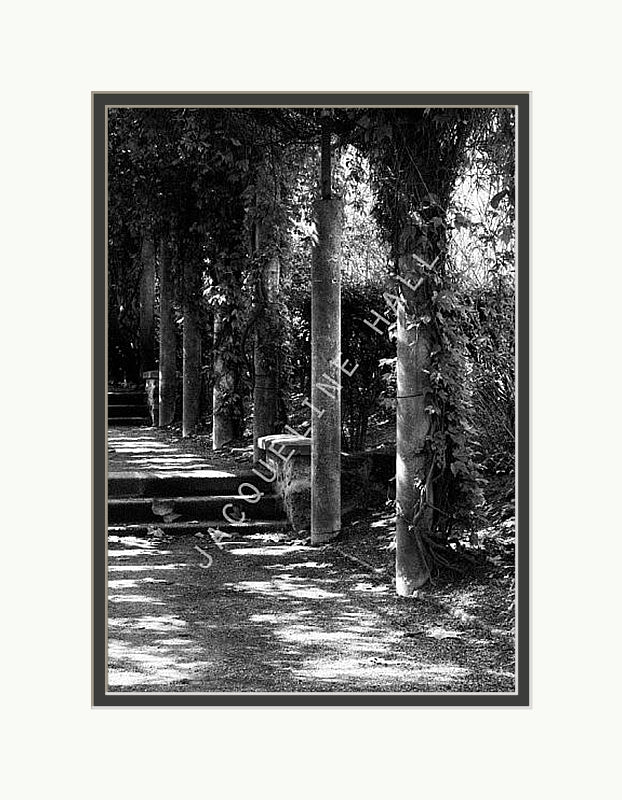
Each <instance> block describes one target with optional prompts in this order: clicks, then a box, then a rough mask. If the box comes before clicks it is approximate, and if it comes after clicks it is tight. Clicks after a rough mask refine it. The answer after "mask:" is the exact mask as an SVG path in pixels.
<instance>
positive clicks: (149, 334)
mask: <svg viewBox="0 0 622 800" xmlns="http://www.w3.org/2000/svg"><path fill="white" fill-rule="evenodd" d="M140 260H141V278H140V301H139V302H140V343H139V348H140V349H139V352H140V371H141V375H142V373H143V372H148V371H150V370H153V369H155V366H156V363H155V317H154V313H153V303H154V299H155V246H154V242H153V235H152V234H151V233H150V232H149V233H146V234H145V235H144V237H143V240H142V246H141V256H140Z"/></svg>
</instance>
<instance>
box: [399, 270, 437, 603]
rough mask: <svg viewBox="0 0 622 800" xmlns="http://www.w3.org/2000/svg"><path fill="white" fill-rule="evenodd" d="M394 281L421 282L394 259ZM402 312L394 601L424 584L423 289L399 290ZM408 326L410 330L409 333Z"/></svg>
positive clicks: (426, 332) (427, 486)
mask: <svg viewBox="0 0 622 800" xmlns="http://www.w3.org/2000/svg"><path fill="white" fill-rule="evenodd" d="M399 272H400V275H401V276H402V277H403V278H405V279H406V280H408V282H409V283H410V284H412V285H413V286H416V285H417V281H418V280H419V279H420V278H421V277H422V276H421V274H420V271H419V269H418V266H417V263H416V261H415V259H414V258H413V256H403V257H402V258H400V270H399ZM401 289H402V293H403V296H404V300H405V301H406V306H404V305H403V304H400V307H399V310H398V315H397V433H396V435H397V452H396V458H397V464H396V508H397V512H396V513H397V518H396V575H395V584H396V591H397V594H398V595H401V596H403V597H410V596H411V595H412V594H413V592H414V591H416V590H417V589H419V588H420V587H421V586H423V584H424V583H426V582H427V581H428V580H429V578H430V571H429V568H428V565H427V563H426V559H425V555H424V551H423V547H422V538H421V536H422V532H423V531H424V530H429V526H430V523H431V516H432V509H431V508H430V507H429V505H427V503H429V504H431V505H433V503H434V500H433V498H432V496H431V492H432V484H431V480H430V477H431V475H430V469H431V464H432V460H431V455H430V452H429V446H428V443H427V441H426V437H427V435H428V433H429V427H430V418H429V416H428V414H426V412H425V407H426V405H427V404H428V401H427V399H426V395H427V393H428V391H429V388H430V384H429V368H430V352H431V349H432V348H431V335H430V329H429V326H428V325H427V324H425V323H424V322H421V323H420V324H417V323H418V321H419V319H420V317H421V316H422V315H424V313H425V312H426V311H427V310H428V309H427V303H426V301H425V296H426V295H425V287H424V286H421V287H420V288H419V289H418V291H417V292H413V291H412V290H411V289H410V288H408V287H407V286H405V285H402V286H401ZM409 326H412V327H410V329H409Z"/></svg>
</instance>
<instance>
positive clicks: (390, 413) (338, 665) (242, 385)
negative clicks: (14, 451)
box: [93, 93, 529, 705]
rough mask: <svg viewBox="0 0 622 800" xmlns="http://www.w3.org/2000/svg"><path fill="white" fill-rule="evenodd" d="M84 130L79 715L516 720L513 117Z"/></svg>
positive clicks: (523, 424)
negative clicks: (88, 147)
mask: <svg viewBox="0 0 622 800" xmlns="http://www.w3.org/2000/svg"><path fill="white" fill-rule="evenodd" d="M94 102H95V104H96V109H98V112H97V113H96V115H95V117H94V130H93V134H94V163H95V168H96V173H95V184H94V192H95V206H94V214H95V226H96V239H95V259H96V261H95V280H96V281H99V284H98V285H99V286H101V287H102V289H103V291H105V294H104V295H102V296H101V297H100V298H99V301H101V302H99V301H98V300H97V299H96V302H95V314H96V322H95V325H96V334H97V331H98V330H99V331H100V333H102V332H103V336H102V338H101V342H100V343H99V345H97V346H98V347H99V350H98V351H97V353H98V356H97V357H98V358H99V361H98V362H97V363H96V367H95V382H96V384H95V385H96V389H95V398H96V400H95V401H96V414H95V419H94V424H95V431H94V435H95V443H96V446H97V447H99V448H100V449H99V451H98V452H97V451H96V456H95V458H96V464H97V469H99V472H98V475H99V479H98V478H97V477H96V487H99V493H100V498H101V511H102V514H101V515H100V516H98V517H97V518H96V519H100V521H101V522H102V523H103V520H104V519H105V520H106V524H105V526H104V525H103V524H102V525H98V523H97V521H96V527H95V531H94V534H95V537H96V542H95V545H94V546H95V551H94V555H95V565H94V581H95V583H94V595H95V596H94V637H95V638H94V647H95V651H94V652H95V660H94V696H95V698H96V699H95V703H96V704H102V705H115V704H129V705H131V704H134V703H141V704H147V705H148V704H150V703H152V704H154V705H157V704H158V702H161V701H162V699H163V698H166V700H167V702H170V703H171V704H173V705H174V704H176V703H186V704H188V703H190V704H197V705H200V704H209V703H214V702H216V703H220V704H227V703H243V704H244V703H266V704H274V703H275V702H276V703H279V702H281V703H291V704H294V705H295V704H313V703H322V704H326V703H329V704H357V703H365V702H374V703H378V704H384V703H389V704H427V705H435V704H437V705H443V704H454V705H459V704H464V705H528V704H529V686H528V678H529V676H528V666H527V664H528V655H529V654H528V640H529V630H528V618H529V609H528V603H529V589H528V585H529V574H528V573H529V565H528V546H529V526H528V513H527V509H528V502H529V498H528V477H527V475H528V473H527V469H528V452H527V449H528V428H529V419H528V399H527V393H528V388H527V381H528V372H529V367H528V301H527V300H526V298H527V296H528V295H527V290H528V279H529V265H528V247H527V241H528V239H527V237H528V219H529V216H528V208H527V203H528V186H527V182H528V176H529V170H528V166H529V165H528V159H529V150H528V125H529V121H528V113H529V95H528V94H527V93H515V94H506V95H486V94H479V95H478V94H471V95H459V94H458V95H452V96H451V97H449V96H447V97H444V96H442V95H437V96H426V95H420V96H414V95H396V96H392V95H390V94H388V95H374V96H370V97H362V96H361V97H360V98H357V96H356V95H354V96H353V97H351V98H348V99H345V98H343V97H341V96H338V95H335V96H333V97H331V96H330V95H324V96H323V97H322V98H314V97H313V96H305V95H303V94H301V95H289V96H282V97H279V95H270V96H268V95H261V94H259V95H256V96H251V97H250V98H249V96H238V97H236V96H235V95H228V96H227V97H226V98H222V97H219V96H217V95H211V96H205V97H201V96H198V99H197V98H195V97H192V98H188V97H186V96H184V95H183V94H179V95H166V96H164V97H162V98H160V96H156V95H154V96H150V95H149V94H146V95H144V96H141V97H140V98H136V97H134V96H129V95H128V96H127V97H125V96H124V95H123V93H119V94H115V95H114V96H111V95H106V94H105V93H103V94H100V95H98V94H97V93H95V94H94ZM98 165H99V172H98V171H97V169H98ZM519 230H520V236H519V233H518V232H519ZM98 236H99V238H97V237H98ZM98 259H99V260H98ZM96 297H97V296H96ZM97 315H99V316H97ZM521 348H522V350H521ZM97 387H99V390H98V389H97ZM98 403H99V405H98ZM98 408H99V413H98V411H97V409H98ZM520 464H522V467H520V468H519V465H520ZM98 480H99V483H98Z"/></svg>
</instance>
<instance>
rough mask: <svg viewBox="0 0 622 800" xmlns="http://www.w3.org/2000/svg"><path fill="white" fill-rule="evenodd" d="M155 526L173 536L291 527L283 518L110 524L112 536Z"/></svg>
mask: <svg viewBox="0 0 622 800" xmlns="http://www.w3.org/2000/svg"><path fill="white" fill-rule="evenodd" d="M154 528H159V529H160V530H161V531H163V532H164V533H166V534H169V535H171V536H188V535H195V534H197V533H203V534H205V536H206V537H208V536H209V534H208V532H207V529H208V528H215V529H218V530H219V531H223V532H224V533H234V534H237V535H240V536H244V535H245V534H252V533H272V532H275V533H277V532H281V531H286V530H288V528H289V525H288V523H287V522H285V521H283V520H255V521H254V522H238V523H236V524H232V523H230V522H226V521H225V520H224V519H216V520H211V521H205V522H158V523H149V524H146V523H132V524H128V525H109V526H108V534H109V535H110V536H149V535H150V534H152V533H153V530H154Z"/></svg>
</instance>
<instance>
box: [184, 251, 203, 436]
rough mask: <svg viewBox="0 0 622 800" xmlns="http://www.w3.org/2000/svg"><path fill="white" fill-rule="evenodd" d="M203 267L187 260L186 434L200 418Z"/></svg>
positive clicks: (190, 431) (187, 434)
mask: <svg viewBox="0 0 622 800" xmlns="http://www.w3.org/2000/svg"><path fill="white" fill-rule="evenodd" d="M200 302H201V271H200V268H199V264H198V263H197V261H196V259H195V258H192V257H188V256H187V257H186V259H185V261H184V323H183V351H184V355H183V403H182V405H183V409H182V436H184V437H186V436H191V435H192V434H193V433H194V432H195V431H196V427H197V424H198V421H199V400H200V397H201V317H200Z"/></svg>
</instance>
